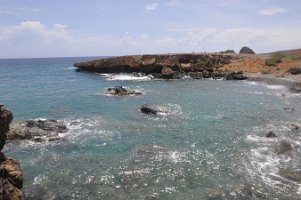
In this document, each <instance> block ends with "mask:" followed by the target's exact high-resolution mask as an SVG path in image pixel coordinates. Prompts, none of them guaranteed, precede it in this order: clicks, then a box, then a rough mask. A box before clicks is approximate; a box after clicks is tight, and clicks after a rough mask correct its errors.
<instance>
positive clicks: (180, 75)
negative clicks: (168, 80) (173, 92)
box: [172, 71, 185, 79]
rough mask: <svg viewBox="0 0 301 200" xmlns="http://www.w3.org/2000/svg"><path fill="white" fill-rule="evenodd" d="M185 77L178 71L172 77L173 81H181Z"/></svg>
mask: <svg viewBox="0 0 301 200" xmlns="http://www.w3.org/2000/svg"><path fill="white" fill-rule="evenodd" d="M184 76H185V75H184V74H183V73H181V72H178V71H175V72H174V73H173V75H172V78H173V79H181V78H183V77H184Z"/></svg>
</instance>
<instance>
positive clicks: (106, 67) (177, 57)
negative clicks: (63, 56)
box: [74, 53, 237, 74]
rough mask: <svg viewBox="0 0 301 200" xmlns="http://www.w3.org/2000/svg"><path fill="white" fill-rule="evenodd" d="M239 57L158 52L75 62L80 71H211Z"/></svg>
mask: <svg viewBox="0 0 301 200" xmlns="http://www.w3.org/2000/svg"><path fill="white" fill-rule="evenodd" d="M233 59H237V56H236V55H233V54H232V55H228V54H216V53H212V54H208V53H203V54H196V53H193V54H156V55H130V56H120V57H112V58H103V59H98V60H92V61H88V62H80V63H75V64H74V66H75V67H76V68H78V69H79V70H80V71H92V72H99V73H133V72H138V73H141V72H142V73H146V74H152V73H161V72H162V69H163V68H164V67H168V68H170V69H172V70H173V71H180V72H182V73H183V72H185V73H186V72H187V73H188V72H192V71H204V70H207V71H210V70H212V69H213V68H217V67H219V66H222V65H224V64H229V63H230V62H231V60H233Z"/></svg>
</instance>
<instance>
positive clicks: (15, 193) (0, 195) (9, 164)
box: [0, 105, 23, 200]
mask: <svg viewBox="0 0 301 200" xmlns="http://www.w3.org/2000/svg"><path fill="white" fill-rule="evenodd" d="M12 119H13V115H12V113H11V112H10V111H8V110H7V109H5V108H3V105H1V106H0V141H1V150H2V148H3V146H4V144H5V141H6V135H7V131H9V126H10V123H11V121H12ZM22 186H23V174H22V171H21V167H20V164H19V163H18V162H17V161H16V160H14V159H12V158H8V157H6V155H5V154H4V153H3V152H0V199H1V200H21V199H23V193H22V191H21V189H22Z"/></svg>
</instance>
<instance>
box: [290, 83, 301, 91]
mask: <svg viewBox="0 0 301 200" xmlns="http://www.w3.org/2000/svg"><path fill="white" fill-rule="evenodd" d="M290 91H291V92H295V93H300V92H301V83H295V84H294V85H293V86H292V87H291V88H290Z"/></svg>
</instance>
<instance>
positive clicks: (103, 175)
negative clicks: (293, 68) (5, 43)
mask: <svg viewBox="0 0 301 200" xmlns="http://www.w3.org/2000/svg"><path fill="white" fill-rule="evenodd" d="M85 59H86V58H61V59H18V60H0V88H1V93H0V101H1V102H2V103H4V104H5V105H6V106H7V107H8V108H9V109H10V110H12V111H13V113H14V120H15V121H18V120H22V119H29V118H56V119H60V120H63V121H65V122H66V123H67V125H68V128H69V131H68V133H66V134H62V135H61V140H60V141H57V142H51V143H45V144H40V143H33V142H18V143H11V144H8V145H7V146H6V148H5V152H6V153H7V154H9V155H10V156H12V157H15V158H17V159H19V160H20V162H21V165H22V169H23V171H24V176H25V183H24V190H25V192H27V193H28V194H31V195H32V196H35V197H36V198H37V197H39V198H40V199H208V198H209V197H211V195H212V194H213V193H227V192H228V193H230V192H231V191H233V190H238V188H242V187H243V186H245V187H248V188H251V189H252V191H253V194H256V195H253V197H250V198H251V199H272V198H278V199H298V198H299V195H300V193H301V185H300V184H299V183H297V182H294V181H291V180H285V179H284V178H283V177H281V176H280V170H281V169H283V168H285V167H288V166H289V167H294V168H300V167H301V166H300V163H301V162H300V156H299V155H300V145H301V144H300V131H298V130H292V128H291V123H293V124H297V125H300V123H301V121H300V119H301V118H300V116H301V114H300V113H301V112H300V109H301V101H300V98H301V97H300V95H298V94H293V93H290V92H289V91H288V89H286V88H285V87H282V86H277V85H265V84H262V83H256V82H247V81H215V80H191V79H183V80H174V81H173V80H172V81H163V80H150V79H149V77H142V78H139V79H138V78H137V77H131V76H129V75H124V74H123V75H114V76H111V75H107V74H94V73H78V72H75V71H74V69H73V67H72V64H73V63H74V62H76V61H81V60H85ZM115 85H122V86H124V87H128V88H130V89H135V90H139V91H142V92H143V95H141V96H135V97H114V96H106V95H104V94H105V93H104V92H105V90H106V88H108V87H112V86H115ZM142 104H149V105H152V106H155V107H158V108H159V109H160V110H161V111H163V112H162V114H161V115H159V116H158V117H152V116H146V115H144V114H142V113H140V111H139V108H140V106H141V105H142ZM284 108H294V111H293V112H289V111H285V110H284ZM271 130H272V131H274V132H275V133H276V134H277V135H279V138H277V139H268V138H265V137H264V136H265V135H266V134H267V132H268V131H271ZM282 139H285V140H287V141H289V142H290V143H291V144H292V145H293V148H294V153H293V155H292V156H291V157H289V156H284V155H278V154H277V153H276V151H275V145H276V144H277V142H278V141H280V140H282ZM248 198H249V197H245V199H248ZM237 199H239V198H237Z"/></svg>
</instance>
